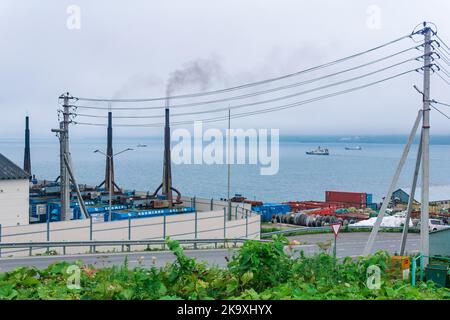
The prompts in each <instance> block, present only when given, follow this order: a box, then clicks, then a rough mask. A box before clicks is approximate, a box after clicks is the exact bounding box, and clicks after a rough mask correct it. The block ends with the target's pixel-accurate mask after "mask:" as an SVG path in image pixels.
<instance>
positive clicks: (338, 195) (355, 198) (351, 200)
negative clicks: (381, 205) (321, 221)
mask: <svg viewBox="0 0 450 320" xmlns="http://www.w3.org/2000/svg"><path fill="white" fill-rule="evenodd" d="M325 201H326V202H339V203H345V204H349V205H351V206H352V207H356V208H365V207H366V203H367V194H366V193H363V192H342V191H326V192H325Z"/></svg>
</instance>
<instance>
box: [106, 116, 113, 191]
mask: <svg viewBox="0 0 450 320" xmlns="http://www.w3.org/2000/svg"><path fill="white" fill-rule="evenodd" d="M112 132H113V129H112V112H108V133H107V147H106V154H107V157H106V172H105V188H106V190H108V191H109V188H112V190H113V192H114V183H115V182H114V154H113V146H112ZM110 182H111V185H109V183H110Z"/></svg>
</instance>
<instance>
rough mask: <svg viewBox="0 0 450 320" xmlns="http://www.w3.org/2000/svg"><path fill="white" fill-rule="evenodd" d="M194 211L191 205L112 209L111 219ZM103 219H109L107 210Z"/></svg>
mask: <svg viewBox="0 0 450 320" xmlns="http://www.w3.org/2000/svg"><path fill="white" fill-rule="evenodd" d="M194 211H195V209H194V208H192V207H179V208H164V209H149V210H136V211H113V212H112V219H111V220H112V221H116V220H127V219H136V218H148V217H160V216H164V215H173V214H181V213H191V212H194ZM104 220H105V221H109V212H105V214H104Z"/></svg>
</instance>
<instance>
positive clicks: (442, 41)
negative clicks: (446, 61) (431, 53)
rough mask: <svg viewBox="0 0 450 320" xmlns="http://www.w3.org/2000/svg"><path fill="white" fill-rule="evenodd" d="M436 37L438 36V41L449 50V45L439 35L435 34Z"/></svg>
mask: <svg viewBox="0 0 450 320" xmlns="http://www.w3.org/2000/svg"><path fill="white" fill-rule="evenodd" d="M436 38H438V40H439V41H440V43H442V44H443V45H444V47H446V48H447V50H449V51H450V47H449V46H448V45H447V44H446V43H445V41H444V39H442V38H441V37H439V35H437V34H436Z"/></svg>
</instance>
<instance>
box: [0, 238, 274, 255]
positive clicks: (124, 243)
mask: <svg viewBox="0 0 450 320" xmlns="http://www.w3.org/2000/svg"><path fill="white" fill-rule="evenodd" d="M175 240H176V241H178V242H179V243H180V244H192V245H194V248H197V245H199V244H203V245H205V244H213V245H214V248H216V249H217V248H218V245H219V244H224V246H225V245H226V244H227V243H232V244H234V246H235V247H236V246H237V244H238V243H244V242H245V241H249V240H251V241H259V242H271V241H270V240H253V239H242V238H236V239H175ZM152 245H153V246H155V245H161V246H162V249H163V250H164V249H165V247H166V245H167V243H166V241H165V240H163V239H160V240H154V239H152V240H112V241H57V242H55V241H53V242H50V241H49V242H19V243H0V249H23V248H28V252H29V256H32V255H33V249H47V252H48V251H49V250H50V248H62V250H63V255H65V254H66V248H67V247H89V248H90V250H89V253H95V251H96V248H97V247H117V246H120V247H121V251H122V252H125V247H126V248H127V251H131V246H147V247H149V246H152Z"/></svg>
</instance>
